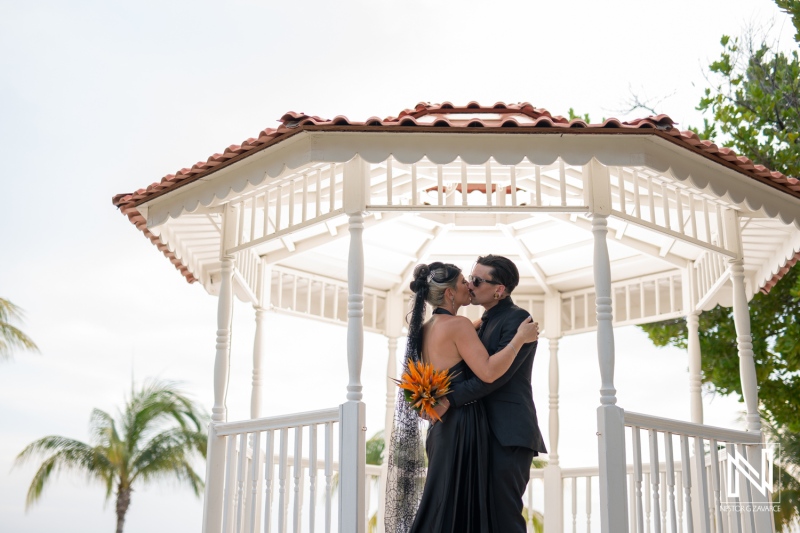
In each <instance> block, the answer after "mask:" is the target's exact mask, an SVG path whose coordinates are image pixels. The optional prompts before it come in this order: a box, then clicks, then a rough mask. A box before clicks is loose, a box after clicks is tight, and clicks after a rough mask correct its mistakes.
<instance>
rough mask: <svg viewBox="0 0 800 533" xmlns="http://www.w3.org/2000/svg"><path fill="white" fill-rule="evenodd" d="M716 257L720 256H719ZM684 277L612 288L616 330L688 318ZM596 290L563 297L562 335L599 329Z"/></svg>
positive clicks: (667, 275) (656, 277)
mask: <svg viewBox="0 0 800 533" xmlns="http://www.w3.org/2000/svg"><path fill="white" fill-rule="evenodd" d="M715 255H716V254H715ZM681 276H682V274H681V272H680V271H677V270H673V271H669V272H661V273H658V274H652V275H650V276H644V277H639V278H636V279H628V280H621V281H616V282H614V283H612V284H611V291H612V294H613V298H612V300H611V303H612V306H613V308H612V309H613V317H614V322H613V323H614V325H615V326H626V325H629V324H642V323H646V322H654V321H657V320H667V319H670V318H677V317H680V316H684V315H685V314H686V310H685V307H684V302H683V290H682V283H683V282H682V277H681ZM595 298H596V295H595V292H594V287H591V288H588V289H580V290H577V291H570V292H565V293H562V294H561V316H562V317H564V320H565V322H564V324H563V325H562V332H563V333H565V334H566V333H569V334H575V333H583V332H586V331H594V330H595V329H597V313H596V312H595V306H596V301H595Z"/></svg>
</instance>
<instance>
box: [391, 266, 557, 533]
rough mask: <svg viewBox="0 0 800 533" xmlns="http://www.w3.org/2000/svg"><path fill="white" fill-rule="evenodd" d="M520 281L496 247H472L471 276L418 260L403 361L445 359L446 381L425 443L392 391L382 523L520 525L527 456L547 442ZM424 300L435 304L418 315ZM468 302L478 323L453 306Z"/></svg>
mask: <svg viewBox="0 0 800 533" xmlns="http://www.w3.org/2000/svg"><path fill="white" fill-rule="evenodd" d="M518 284H519V270H518V269H517V267H516V265H515V264H514V263H513V262H512V261H510V260H509V259H508V258H506V257H502V256H497V255H486V256H482V257H479V258H478V260H477V262H476V263H475V266H474V267H473V268H472V273H471V274H470V275H469V276H468V277H465V276H464V274H463V273H462V272H461V269H459V268H458V267H457V266H455V265H452V264H446V263H440V262H435V263H431V264H429V265H425V264H422V265H417V267H416V268H415V270H414V280H413V281H412V282H411V285H410V288H411V291H412V292H413V293H414V297H413V309H412V311H411V318H410V320H409V330H408V344H407V347H406V358H405V361H404V365H403V366H404V370H406V369H407V368H408V366H409V364H411V363H417V362H422V363H426V364H429V365H431V366H432V367H433V368H434V370H437V371H441V370H448V369H449V374H450V376H451V386H450V392H449V393H448V394H447V395H446V396H445V397H444V398H442V399H441V400H440V402H439V405H437V406H436V408H435V410H436V413H437V415H438V416H439V417H440V419H441V422H437V421H434V420H431V422H432V423H431V426H430V427H429V429H428V434H427V437H426V440H425V446H424V449H423V446H422V441H421V429H420V423H419V421H420V416H419V415H418V414H417V412H416V411H414V410H413V409H412V408H411V406H410V405H409V404H408V403H407V402H406V401H405V400H404V399H403V398H404V397H403V395H402V391H401V394H399V395H398V401H397V406H396V410H395V420H394V428H393V430H392V435H391V441H390V445H389V451H388V453H389V459H388V465H389V472H388V478H387V489H386V507H385V509H386V510H385V525H386V531H387V533H492V532H493V533H524V532H525V530H526V528H525V520H524V519H523V516H522V494H523V493H524V492H525V487H526V486H527V484H528V479H529V477H530V468H531V462H532V460H533V458H534V457H535V456H537V455H539V453H540V452H541V453H546V452H547V450H546V448H545V445H544V441H543V440H542V435H541V432H540V431H539V425H538V421H537V419H536V408H535V407H534V405H533V394H532V389H531V372H532V369H533V358H534V354H535V353H536V346H537V344H538V338H539V325H538V323H536V322H534V321H533V319H532V318H531V316H530V314H529V313H528V312H527V311H525V310H524V309H521V308H520V307H518V306H516V305H515V304H514V302H513V300H512V299H511V292H512V291H513V290H514V289H515V288H516V286H517V285H518ZM426 303H427V304H430V305H431V307H432V308H433V314H432V316H431V318H430V319H428V320H427V321H425V322H424V323H423V320H424V317H425V306H426ZM469 304H473V305H481V306H483V308H484V313H483V316H482V317H481V320H480V322H479V323H477V322H476V323H475V324H473V323H472V322H471V321H470V320H469V319H467V318H465V317H461V316H457V313H458V310H459V308H460V307H462V306H465V305H469ZM476 327H477V330H476ZM425 453H426V454H427V458H428V463H427V469H428V470H427V476H425V468H426V464H425V457H424V454H425ZM423 479H424V486H423V484H422V480H423Z"/></svg>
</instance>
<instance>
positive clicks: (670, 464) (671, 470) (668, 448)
mask: <svg viewBox="0 0 800 533" xmlns="http://www.w3.org/2000/svg"><path fill="white" fill-rule="evenodd" d="M671 279H672V278H670V280H671ZM664 460H665V461H666V463H667V472H666V480H665V481H666V485H667V490H668V491H669V503H668V506H669V523H670V532H671V533H678V531H677V523H676V522H677V516H676V513H675V458H674V455H673V453H672V433H669V432H666V433H664ZM678 501H679V502H680V498H678ZM665 529H666V528H665Z"/></svg>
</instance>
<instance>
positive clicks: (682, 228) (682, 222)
mask: <svg viewBox="0 0 800 533" xmlns="http://www.w3.org/2000/svg"><path fill="white" fill-rule="evenodd" d="M675 205H676V206H677V209H678V213H677V215H678V231H679V232H680V234H681V235H686V219H685V218H683V193H681V190H680V188H679V187H675Z"/></svg>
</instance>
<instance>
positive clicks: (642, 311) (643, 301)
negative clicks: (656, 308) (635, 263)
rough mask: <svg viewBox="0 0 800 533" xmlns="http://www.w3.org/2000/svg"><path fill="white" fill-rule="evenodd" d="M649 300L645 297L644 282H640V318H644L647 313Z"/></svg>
mask: <svg viewBox="0 0 800 533" xmlns="http://www.w3.org/2000/svg"><path fill="white" fill-rule="evenodd" d="M646 304H647V301H646V299H645V297H644V282H643V281H640V282H639V318H644V317H645V315H646V308H645V305H646Z"/></svg>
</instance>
